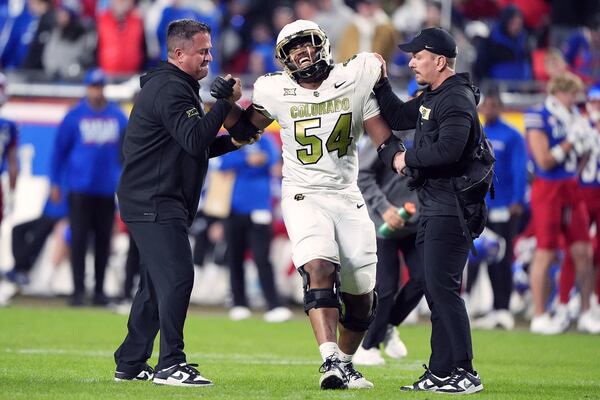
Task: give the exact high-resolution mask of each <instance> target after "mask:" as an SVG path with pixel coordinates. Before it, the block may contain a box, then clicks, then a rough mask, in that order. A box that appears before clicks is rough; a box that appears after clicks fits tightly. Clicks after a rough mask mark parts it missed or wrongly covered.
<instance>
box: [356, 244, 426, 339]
mask: <svg viewBox="0 0 600 400" xmlns="http://www.w3.org/2000/svg"><path fill="white" fill-rule="evenodd" d="M415 239H416V234H414V235H410V236H408V237H405V238H402V239H381V238H377V283H376V285H375V290H376V291H377V300H378V303H377V313H376V314H375V319H374V320H373V322H372V323H371V326H370V327H369V330H368V331H367V333H366V335H365V338H364V339H363V344H362V346H363V347H364V348H365V349H370V348H373V347H376V348H377V347H379V344H380V343H382V342H383V340H384V338H385V332H386V328H387V325H388V324H392V325H400V323H401V322H402V321H404V319H405V318H406V316H407V315H408V314H410V312H411V311H412V310H413V309H414V308H415V307H416V306H417V304H419V301H420V300H421V298H422V297H423V290H424V282H423V267H422V266H421V259H420V258H419V254H418V252H417V250H416V248H415ZM399 251H402V254H403V255H404V260H405V262H406V265H407V266H408V270H409V271H410V279H409V280H408V282H407V283H406V285H404V286H403V287H402V289H401V290H400V292H398V288H399V286H400V255H399V253H398V252H399Z"/></svg>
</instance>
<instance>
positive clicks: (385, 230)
mask: <svg viewBox="0 0 600 400" xmlns="http://www.w3.org/2000/svg"><path fill="white" fill-rule="evenodd" d="M415 212H417V206H415V204H414V203H410V202H406V203H404V206H402V207H400V208H399V209H398V215H399V216H400V217H402V219H403V220H404V222H406V221H408V220H409V218H410V217H411V216H413V215H414V214H415ZM378 232H379V234H380V235H381V236H383V237H386V236H388V235H389V234H390V233H392V232H393V229H391V228H390V227H389V226H388V224H387V223H385V222H384V223H383V224H381V226H380V227H379V229H378Z"/></svg>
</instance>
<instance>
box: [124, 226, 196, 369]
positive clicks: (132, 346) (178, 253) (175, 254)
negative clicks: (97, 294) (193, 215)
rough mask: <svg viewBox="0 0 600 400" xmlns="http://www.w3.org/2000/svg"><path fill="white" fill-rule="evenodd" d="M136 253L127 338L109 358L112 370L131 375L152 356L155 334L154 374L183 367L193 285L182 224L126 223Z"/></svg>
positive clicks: (187, 246)
mask: <svg viewBox="0 0 600 400" xmlns="http://www.w3.org/2000/svg"><path fill="white" fill-rule="evenodd" d="M127 228H128V229H129V232H130V234H131V236H132V237H133V239H134V241H135V244H136V246H137V248H138V250H139V253H140V261H141V269H140V286H139V289H138V291H137V293H136V295H135V298H134V299H133V304H132V306H131V312H130V314H129V321H128V322H127V337H125V340H124V341H123V343H122V344H121V346H120V347H119V348H118V349H117V351H116V352H115V361H116V363H117V370H118V371H121V372H126V373H128V374H137V373H139V372H140V371H141V370H142V368H143V367H144V365H145V363H146V361H147V360H148V359H149V358H150V356H151V355H152V347H153V345H154V339H155V337H156V334H157V333H158V331H159V330H160V354H159V357H158V364H157V365H156V369H164V368H168V367H170V366H172V365H175V364H179V363H183V362H186V358H185V354H184V352H183V325H184V323H185V317H186V313H187V309H188V306H189V303H190V295H191V293H192V287H193V284H194V264H193V261H192V249H191V247H190V242H189V240H188V231H187V226H186V224H185V222H184V221H179V220H170V221H167V222H161V223H154V222H130V223H127Z"/></svg>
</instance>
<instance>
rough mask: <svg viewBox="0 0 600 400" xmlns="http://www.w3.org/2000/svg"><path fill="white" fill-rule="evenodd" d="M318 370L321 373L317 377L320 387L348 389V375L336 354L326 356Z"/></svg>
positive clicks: (324, 388)
mask: <svg viewBox="0 0 600 400" xmlns="http://www.w3.org/2000/svg"><path fill="white" fill-rule="evenodd" d="M319 372H320V373H322V374H323V375H322V376H321V378H320V379H319V386H320V387H321V389H323V390H330V389H348V377H347V376H346V373H345V372H344V370H343V369H342V363H341V362H340V360H339V358H337V357H336V356H330V357H327V359H326V360H325V362H323V364H322V365H321V367H320V368H319Z"/></svg>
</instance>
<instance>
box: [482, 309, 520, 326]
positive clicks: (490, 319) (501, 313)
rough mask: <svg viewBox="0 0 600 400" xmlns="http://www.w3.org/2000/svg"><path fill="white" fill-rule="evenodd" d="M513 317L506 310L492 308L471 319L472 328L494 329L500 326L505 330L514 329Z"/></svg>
mask: <svg viewBox="0 0 600 400" xmlns="http://www.w3.org/2000/svg"><path fill="white" fill-rule="evenodd" d="M514 327H515V318H514V317H513V315H512V313H511V312H510V311H508V310H492V311H490V312H489V313H487V314H486V315H484V316H483V317H481V318H477V319H476V320H475V321H473V328H477V329H487V330H491V329H496V328H502V329H505V330H507V331H510V330H512V329H514Z"/></svg>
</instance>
